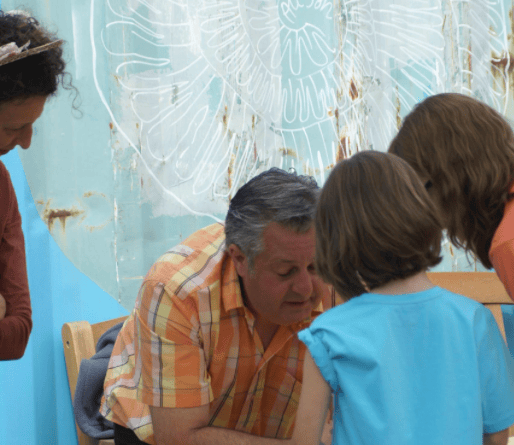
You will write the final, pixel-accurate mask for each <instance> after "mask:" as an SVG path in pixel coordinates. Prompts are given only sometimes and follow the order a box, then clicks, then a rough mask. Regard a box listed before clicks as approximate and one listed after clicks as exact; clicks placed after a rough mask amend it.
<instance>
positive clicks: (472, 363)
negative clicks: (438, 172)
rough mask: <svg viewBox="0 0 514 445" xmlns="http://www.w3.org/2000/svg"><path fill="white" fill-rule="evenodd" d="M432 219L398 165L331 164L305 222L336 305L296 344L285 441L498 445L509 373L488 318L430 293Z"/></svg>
mask: <svg viewBox="0 0 514 445" xmlns="http://www.w3.org/2000/svg"><path fill="white" fill-rule="evenodd" d="M442 226H443V224H442V222H441V220H440V216H439V214H438V213H437V210H436V208H435V206H434V204H433V203H432V201H431V200H430V197H429V195H428V193H427V191H426V190H425V188H424V187H423V185H422V183H421V181H420V179H419V178H418V177H417V175H416V173H415V172H414V170H413V169H412V168H411V167H410V166H409V165H408V164H407V163H405V162H404V161H403V160H401V159H400V158H398V157H396V156H394V155H390V154H386V153H381V152H374V151H366V152H361V153H358V154H356V155H354V156H352V157H351V158H349V159H347V160H344V161H342V162H340V163H339V164H337V165H336V166H335V168H334V169H333V171H332V173H331V174H330V177H329V178H328V180H327V182H326V184H325V186H324V187H323V190H322V193H321V197H320V203H319V206H318V212H317V216H316V267H317V270H318V273H319V275H320V276H321V277H322V278H323V279H324V280H325V281H326V282H327V283H330V284H331V285H333V286H334V288H335V290H336V291H337V292H338V293H339V294H340V295H341V296H343V297H344V298H345V299H346V300H347V301H346V302H345V303H344V304H342V305H340V306H337V307H335V308H333V309H331V310H329V311H327V312H326V313H324V314H322V315H320V316H319V317H318V318H317V319H316V320H315V321H314V322H313V323H312V325H311V326H310V327H309V328H308V329H305V330H303V331H301V332H300V333H299V334H298V335H299V338H300V339H301V340H302V341H303V342H304V343H305V344H306V345H307V348H308V352H307V354H306V359H305V365H304V379H303V388H302V395H301V399H300V406H299V409H298V413H297V417H296V424H295V425H296V426H295V431H294V434H293V442H295V443H302V444H306V443H309V444H317V443H319V439H320V437H321V432H322V428H323V424H324V419H325V417H326V415H327V409H328V405H329V400H330V394H331V393H332V394H333V396H334V413H333V420H334V431H333V442H332V443H333V444H348V445H356V444H362V445H364V444H369V445H377V444H380V445H387V444H391V445H393V444H394V445H413V444H415V445H424V444H430V445H443V444H444V445H446V444H452V445H456V444H462V445H473V444H476V445H479V444H482V443H484V444H506V443H507V441H508V428H509V426H510V425H511V424H513V423H514V373H513V369H514V363H513V360H512V357H511V355H510V353H509V352H508V350H507V347H506V345H505V342H504V340H503V338H502V336H501V334H500V332H499V330H498V327H497V325H496V322H495V320H494V318H493V316H492V314H491V312H490V311H489V310H488V309H486V308H485V307H484V306H482V305H481V304H479V303H477V302H475V301H473V300H471V299H468V298H465V297H463V296H460V295H456V294H453V293H451V292H449V291H447V290H444V289H441V288H439V287H436V286H434V285H433V284H432V283H431V282H430V280H429V279H428V277H427V274H426V270H427V269H428V268H429V267H432V266H434V265H436V264H438V263H439V262H440V261H441V257H440V245H441V227H442Z"/></svg>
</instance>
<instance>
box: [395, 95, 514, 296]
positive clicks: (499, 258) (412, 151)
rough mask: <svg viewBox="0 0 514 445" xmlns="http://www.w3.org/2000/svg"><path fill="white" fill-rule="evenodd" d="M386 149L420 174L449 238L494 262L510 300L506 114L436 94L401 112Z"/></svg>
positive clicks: (513, 285)
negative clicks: (394, 132)
mask: <svg viewBox="0 0 514 445" xmlns="http://www.w3.org/2000/svg"><path fill="white" fill-rule="evenodd" d="M389 153H393V154H395V155H398V156H400V157H401V158H403V159H404V160H406V161H407V162H408V163H409V164H410V165H411V166H412V167H413V168H414V170H416V172H417V173H418V174H419V175H420V177H421V178H422V180H423V181H424V183H425V187H426V188H427V190H428V191H429V193H430V194H431V196H432V197H433V198H434V200H435V202H436V204H437V205H438V207H439V210H440V211H441V214H442V217H443V220H444V226H445V228H446V229H447V232H448V236H449V238H450V240H451V242H452V243H453V244H454V245H456V246H459V247H462V248H464V249H465V250H466V251H467V252H471V253H473V254H474V255H475V257H476V258H478V259H479V260H480V262H481V263H482V264H483V265H484V266H485V267H487V268H491V267H494V269H495V271H496V273H497V274H498V277H499V278H500V280H501V281H502V282H503V285H504V286H505V289H506V290H507V292H508V294H509V295H510V297H511V298H512V299H513V300H514V134H513V132H512V129H511V127H510V126H509V124H508V123H507V121H506V120H505V119H504V118H503V117H502V116H501V115H500V114H499V113H498V112H497V111H495V110H494V109H492V108H491V107H489V106H488V105H486V104H484V103H482V102H480V101H478V100H476V99H473V98H471V97H468V96H465V95H462V94H457V93H443V94H437V95H435V96H431V97H428V98H426V99H425V100H424V101H423V102H421V103H419V104H418V105H416V106H415V108H414V109H413V110H412V111H411V113H410V114H409V115H408V116H407V117H406V118H405V120H404V121H403V124H402V126H401V128H400V130H399V132H398V135H397V136H396V137H395V138H394V139H393V141H392V142H391V145H390V146H389Z"/></svg>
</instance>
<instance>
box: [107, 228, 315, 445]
mask: <svg viewBox="0 0 514 445" xmlns="http://www.w3.org/2000/svg"><path fill="white" fill-rule="evenodd" d="M224 240H225V235H224V229H223V225H221V224H213V225H211V226H208V227H206V228H204V229H202V230H200V231H198V232H196V233H195V234H193V235H192V236H191V237H189V238H188V239H186V240H185V241H184V242H183V243H182V245H180V246H177V247H174V248H173V249H172V250H170V251H168V252H167V253H166V254H165V255H163V256H162V257H161V258H160V259H159V260H158V261H157V262H156V263H155V264H154V265H153V266H152V268H151V269H150V271H149V272H148V274H147V276H146V278H145V280H144V282H143V284H142V286H141V289H140V292H139V295H138V298H137V301H136V305H135V308H134V311H133V312H132V314H131V315H130V316H129V318H128V319H127V321H126V322H125V324H124V326H123V328H122V330H121V332H120V335H119V336H118V339H117V341H116V344H115V346H114V350H113V353H112V356H111V360H110V363H109V369H108V372H107V376H106V379H105V386H104V394H105V395H104V398H103V399H102V406H101V409H100V411H101V413H102V415H104V416H105V417H106V418H108V419H109V420H111V421H113V422H115V423H117V424H120V425H122V426H126V427H127V428H131V429H133V430H134V431H135V433H136V435H137V436H138V437H139V438H140V439H141V440H143V441H145V442H148V443H150V444H152V443H154V437H153V429H152V424H151V417H150V410H149V405H151V406H159V407H170V408H173V407H177V408H186V407H196V406H201V405H206V404H210V413H211V418H210V425H211V426H216V427H223V428H229V429H237V430H239V431H245V432H248V433H252V434H256V435H260V436H266V437H276V438H288V437H290V436H291V434H292V428H293V426H294V416H295V413H296V409H297V406H298V401H299V396H300V392H301V386H302V385H301V381H302V371H303V361H304V355H305V346H304V345H303V343H301V342H300V341H299V340H298V338H297V335H296V333H297V332H298V331H299V330H301V329H303V328H304V327H306V326H307V325H308V324H309V322H310V320H305V321H303V322H301V323H296V324H294V325H291V326H281V327H280V328H279V330H278V331H277V333H276V335H275V337H274V338H273V340H272V342H271V344H270V345H269V347H268V349H267V350H266V351H264V350H263V347H262V343H261V341H260V339H259V336H258V335H257V332H256V331H255V330H254V323H255V319H254V317H253V315H252V314H251V313H250V312H249V311H248V310H247V309H246V308H245V307H244V304H243V298H242V294H241V289H240V286H239V279H238V276H237V273H236V270H235V267H234V265H233V263H232V261H231V259H230V257H229V256H228V255H227V254H226V253H225V251H224V248H225V246H224ZM318 309H321V308H318ZM317 313H319V311H316V313H313V315H316V314H317Z"/></svg>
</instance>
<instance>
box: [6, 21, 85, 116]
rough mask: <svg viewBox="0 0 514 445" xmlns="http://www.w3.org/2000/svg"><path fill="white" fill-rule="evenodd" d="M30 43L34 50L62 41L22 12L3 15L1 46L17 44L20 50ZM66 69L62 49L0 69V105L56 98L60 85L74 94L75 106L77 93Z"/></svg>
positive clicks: (51, 50)
mask: <svg viewBox="0 0 514 445" xmlns="http://www.w3.org/2000/svg"><path fill="white" fill-rule="evenodd" d="M29 40H30V45H29V47H28V49H32V48H36V47H39V46H41V45H45V44H47V43H51V42H53V41H55V40H59V39H58V37H56V36H55V35H54V34H52V33H50V32H49V31H47V30H46V29H45V28H43V27H42V26H41V25H40V24H39V22H38V21H37V20H36V19H35V18H33V17H29V16H27V15H25V14H24V13H23V12H12V13H8V12H4V11H0V46H2V45H6V44H8V43H11V42H15V43H16V44H17V45H18V47H21V46H23V45H25V44H26V43H27V42H28V41H29ZM65 68H66V62H65V61H64V59H63V50H62V47H60V46H59V47H57V48H53V49H50V50H48V51H44V52H41V53H39V54H35V55H32V56H29V57H25V58H23V59H20V60H17V61H15V62H11V63H7V64H5V65H2V66H0V104H2V103H4V102H8V101H12V100H24V99H27V98H29V97H33V96H53V95H55V94H56V92H57V89H58V86H59V84H60V85H62V87H63V88H64V89H66V90H70V91H72V92H74V93H75V99H74V104H75V101H76V100H77V98H78V91H77V89H76V88H75V87H74V86H73V85H72V83H71V75H70V74H69V73H67V72H66V71H65ZM73 107H74V108H75V109H76V107H75V105H74V106H73Z"/></svg>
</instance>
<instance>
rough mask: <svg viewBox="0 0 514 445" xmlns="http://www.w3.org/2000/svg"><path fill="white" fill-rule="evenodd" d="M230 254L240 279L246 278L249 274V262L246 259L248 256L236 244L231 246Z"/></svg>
mask: <svg viewBox="0 0 514 445" xmlns="http://www.w3.org/2000/svg"><path fill="white" fill-rule="evenodd" d="M228 254H229V255H230V258H232V261H233V262H234V266H235V268H236V271H237V274H238V275H239V276H240V277H245V276H246V275H247V274H248V260H247V258H246V255H245V254H244V253H243V252H242V250H241V249H240V248H239V247H238V246H236V245H235V244H231V245H230V246H228Z"/></svg>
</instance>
